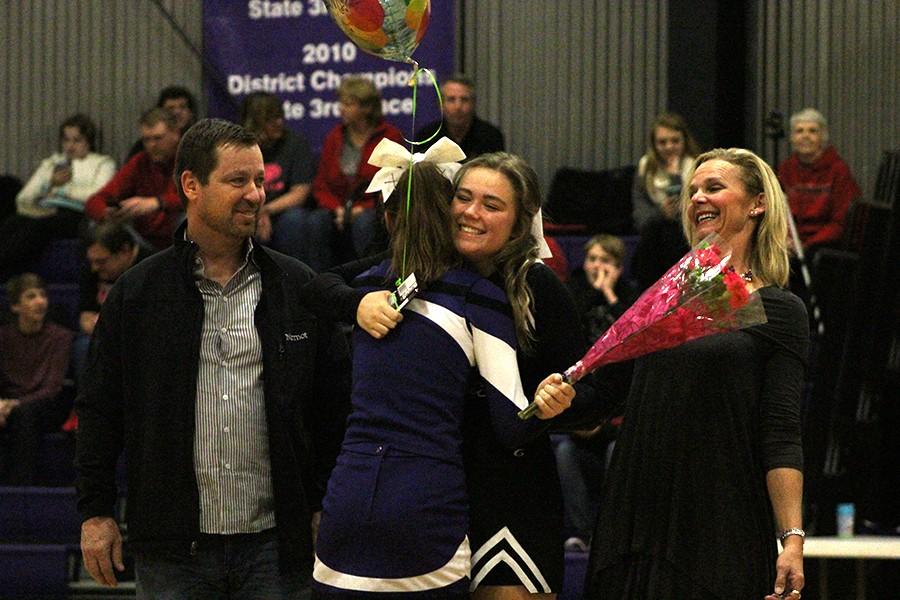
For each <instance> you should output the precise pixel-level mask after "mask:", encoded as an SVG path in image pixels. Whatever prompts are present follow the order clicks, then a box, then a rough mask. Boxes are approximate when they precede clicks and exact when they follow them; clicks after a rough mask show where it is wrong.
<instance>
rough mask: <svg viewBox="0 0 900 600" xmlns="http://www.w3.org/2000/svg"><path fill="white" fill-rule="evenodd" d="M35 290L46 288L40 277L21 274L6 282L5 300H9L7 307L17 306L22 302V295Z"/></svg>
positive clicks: (31, 274) (32, 274)
mask: <svg viewBox="0 0 900 600" xmlns="http://www.w3.org/2000/svg"><path fill="white" fill-rule="evenodd" d="M35 288H38V289H41V290H44V291H46V290H47V286H46V285H44V280H43V279H41V277H40V275H35V274H34V273H22V274H21V275H17V276H15V277H13V278H12V279H10V280H9V281H7V282H6V298H7V300H9V305H10V306H12V305H13V304H18V303H19V301H20V300H22V294H24V293H25V292H27V291H28V290H33V289H35Z"/></svg>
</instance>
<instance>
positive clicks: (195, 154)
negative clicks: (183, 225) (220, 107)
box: [174, 119, 257, 206]
mask: <svg viewBox="0 0 900 600" xmlns="http://www.w3.org/2000/svg"><path fill="white" fill-rule="evenodd" d="M256 144H257V141H256V136H255V135H253V134H252V133H250V132H249V131H247V130H246V129H245V128H244V127H241V126H240V125H237V124H236V123H232V122H231V121H226V120H224V119H201V120H199V121H197V122H196V123H194V124H193V125H192V126H191V127H190V128H189V129H188V130H187V131H186V132H185V133H184V135H183V136H182V137H181V141H180V142H179V143H178V151H177V152H176V153H175V173H174V177H175V187H176V188H178V196H179V197H180V198H181V202H182V204H184V205H185V206H187V197H186V196H185V195H184V190H183V189H182V188H181V174H182V173H184V172H185V171H190V172H191V173H193V174H194V176H195V177H196V178H197V179H198V180H199V181H200V183H201V184H202V185H206V184H207V183H209V175H210V173H212V172H213V171H215V169H216V166H218V164H219V153H218V149H219V148H224V147H226V146H236V147H238V148H250V147H252V146H255V145H256Z"/></svg>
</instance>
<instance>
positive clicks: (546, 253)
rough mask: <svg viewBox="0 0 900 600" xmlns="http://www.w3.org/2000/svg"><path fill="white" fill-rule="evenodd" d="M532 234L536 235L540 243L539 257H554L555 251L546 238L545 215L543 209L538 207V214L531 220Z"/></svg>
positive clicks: (535, 237)
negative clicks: (551, 248)
mask: <svg viewBox="0 0 900 600" xmlns="http://www.w3.org/2000/svg"><path fill="white" fill-rule="evenodd" d="M531 235H533V236H534V239H535V240H537V243H538V258H541V259H544V258H553V252H552V251H551V250H550V246H549V245H548V244H547V240H546V239H545V238H544V215H543V214H542V212H541V209H538V211H537V214H536V215H534V218H533V219H532V220H531Z"/></svg>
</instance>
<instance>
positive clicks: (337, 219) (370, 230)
mask: <svg viewBox="0 0 900 600" xmlns="http://www.w3.org/2000/svg"><path fill="white" fill-rule="evenodd" d="M338 99H339V101H340V110H341V123H340V124H339V125H337V126H335V128H334V129H332V130H331V131H330V132H329V133H328V135H327V136H326V137H325V143H324V144H323V145H322V156H321V158H320V159H319V169H318V171H317V172H316V178H315V180H314V181H313V194H314V196H315V198H316V202H318V205H319V208H327V209H328V210H330V211H332V212H333V213H334V223H335V226H336V227H337V230H338V231H342V232H345V231H346V230H348V229H349V231H350V235H351V239H352V240H353V249H354V251H355V252H356V255H357V256H365V255H366V249H367V248H368V246H369V244H370V243H371V242H372V237H373V235H374V232H375V219H376V217H375V210H374V198H375V194H366V193H365V189H366V187H368V185H369V182H370V181H371V179H372V177H373V176H374V175H375V172H376V171H377V170H378V168H377V167H374V166H372V165H370V164H369V162H368V160H369V155H371V154H372V150H374V149H375V146H376V145H377V144H378V142H380V141H381V140H382V139H383V138H388V139H391V140H393V141H395V142H398V143H402V142H403V134H402V133H400V130H399V129H397V128H396V127H394V126H393V125H391V124H390V123H388V122H386V121H385V120H384V117H383V116H382V112H381V94H379V93H378V90H377V89H376V88H375V85H374V84H373V83H372V82H371V81H369V80H367V79H363V78H361V77H345V78H344V79H343V80H342V81H341V85H340V87H339V88H338Z"/></svg>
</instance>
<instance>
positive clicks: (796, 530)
mask: <svg viewBox="0 0 900 600" xmlns="http://www.w3.org/2000/svg"><path fill="white" fill-rule="evenodd" d="M792 535H796V536H799V537H800V538H801V539H802V538H805V537H806V532H805V531H803V530H802V529H800V528H799V527H791V528H790V529H785V530H784V531H782V532H781V533H779V534H778V539H779V540H781V543H782V544H783V543H784V540H786V539H787V538H789V537H791V536H792Z"/></svg>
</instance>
